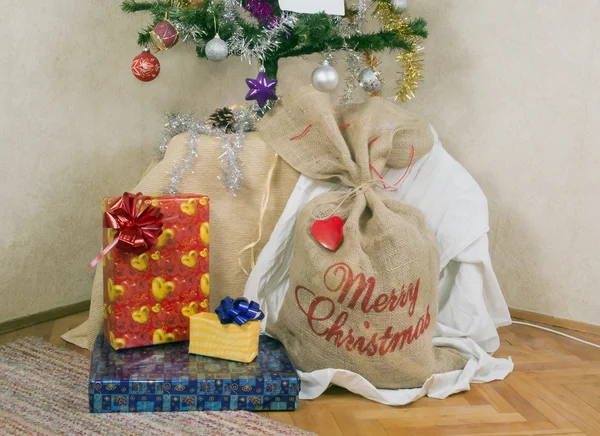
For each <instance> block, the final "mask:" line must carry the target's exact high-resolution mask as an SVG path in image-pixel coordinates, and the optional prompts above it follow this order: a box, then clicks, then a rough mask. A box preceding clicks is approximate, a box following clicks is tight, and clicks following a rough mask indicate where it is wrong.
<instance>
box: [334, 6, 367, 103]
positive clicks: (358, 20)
mask: <svg viewBox="0 0 600 436" xmlns="http://www.w3.org/2000/svg"><path fill="white" fill-rule="evenodd" d="M356 6H357V14H356V17H355V20H354V22H352V23H351V22H349V21H348V20H342V22H341V23H340V32H341V33H342V35H343V36H345V37H349V36H353V35H359V34H361V33H362V32H363V29H364V26H365V21H366V15H367V9H368V5H367V0H358V4H357V5H356ZM344 50H346V52H347V53H346V76H345V78H344V81H345V82H346V85H345V87H344V91H343V92H342V95H341V96H340V103H342V104H347V103H350V102H351V101H352V100H353V98H354V91H355V90H356V88H358V86H359V85H358V75H359V74H360V72H361V71H362V69H363V68H364V65H363V62H362V58H361V55H360V53H358V52H356V51H355V50H354V49H353V47H345V48H344Z"/></svg>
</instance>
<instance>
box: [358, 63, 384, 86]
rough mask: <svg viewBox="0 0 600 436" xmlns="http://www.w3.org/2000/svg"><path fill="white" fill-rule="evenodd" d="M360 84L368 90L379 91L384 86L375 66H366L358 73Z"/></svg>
mask: <svg viewBox="0 0 600 436" xmlns="http://www.w3.org/2000/svg"><path fill="white" fill-rule="evenodd" d="M358 84H359V85H360V87H361V88H362V89H364V90H365V91H367V92H379V91H381V88H382V87H383V83H382V82H381V79H380V78H379V73H377V72H376V71H375V70H373V68H371V67H369V68H365V69H364V70H362V71H361V72H360V74H359V75H358Z"/></svg>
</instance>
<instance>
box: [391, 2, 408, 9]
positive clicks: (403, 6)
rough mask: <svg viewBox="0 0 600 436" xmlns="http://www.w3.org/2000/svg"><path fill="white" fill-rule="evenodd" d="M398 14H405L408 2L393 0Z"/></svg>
mask: <svg viewBox="0 0 600 436" xmlns="http://www.w3.org/2000/svg"><path fill="white" fill-rule="evenodd" d="M392 5H394V9H395V10H396V12H404V11H405V10H407V9H408V0H392Z"/></svg>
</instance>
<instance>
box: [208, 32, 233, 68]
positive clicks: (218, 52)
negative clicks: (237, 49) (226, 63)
mask: <svg viewBox="0 0 600 436" xmlns="http://www.w3.org/2000/svg"><path fill="white" fill-rule="evenodd" d="M204 52H205V53H206V57H207V58H208V60H209V61H213V62H221V61H223V60H225V58H226V57H227V56H228V55H229V47H228V46H227V43H226V42H225V41H223V40H222V39H221V37H220V36H219V34H216V35H215V37H214V38H213V39H211V40H210V41H208V42H207V43H206V47H204Z"/></svg>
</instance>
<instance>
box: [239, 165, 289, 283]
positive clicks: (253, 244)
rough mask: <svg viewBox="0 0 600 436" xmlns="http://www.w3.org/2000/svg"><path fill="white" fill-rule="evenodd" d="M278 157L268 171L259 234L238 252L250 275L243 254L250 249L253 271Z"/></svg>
mask: <svg viewBox="0 0 600 436" xmlns="http://www.w3.org/2000/svg"><path fill="white" fill-rule="evenodd" d="M278 159H279V155H277V154H275V157H274V158H273V163H272V164H271V168H270V169H269V172H268V173H267V182H266V185H265V192H264V193H263V196H262V200H261V202H260V215H259V218H258V224H257V225H256V227H257V230H258V235H257V237H256V239H255V240H254V241H252V242H251V243H249V244H248V245H246V246H245V247H244V248H242V249H241V250H240V251H239V252H238V264H239V265H240V268H242V271H244V274H246V275H247V276H250V272H248V271H246V268H244V266H243V265H242V254H244V253H245V252H246V251H248V250H250V271H252V270H253V269H254V267H255V266H256V259H255V256H254V247H256V245H257V244H258V243H259V242H260V240H261V238H262V230H263V220H264V218H265V213H266V212H267V208H268V206H269V197H270V196H271V181H272V180H273V173H274V172H275V167H276V166H277V161H278Z"/></svg>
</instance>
